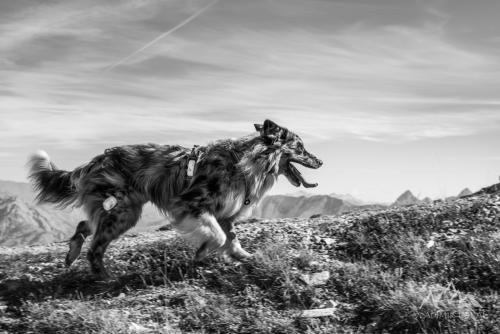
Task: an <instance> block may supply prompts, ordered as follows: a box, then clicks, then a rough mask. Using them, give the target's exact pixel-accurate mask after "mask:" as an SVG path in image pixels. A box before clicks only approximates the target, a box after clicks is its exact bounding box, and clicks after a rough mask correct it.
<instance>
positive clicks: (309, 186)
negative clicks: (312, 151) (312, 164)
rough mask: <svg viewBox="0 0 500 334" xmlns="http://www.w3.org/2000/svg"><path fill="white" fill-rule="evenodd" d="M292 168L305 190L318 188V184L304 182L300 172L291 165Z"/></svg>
mask: <svg viewBox="0 0 500 334" xmlns="http://www.w3.org/2000/svg"><path fill="white" fill-rule="evenodd" d="M290 168H291V169H292V171H293V173H294V174H295V176H296V177H297V178H298V179H299V180H300V183H302V185H303V186H304V188H314V187H317V186H318V184H317V183H309V182H307V181H306V180H304V177H302V174H301V173H300V172H299V170H298V169H297V168H295V166H294V165H292V164H290Z"/></svg>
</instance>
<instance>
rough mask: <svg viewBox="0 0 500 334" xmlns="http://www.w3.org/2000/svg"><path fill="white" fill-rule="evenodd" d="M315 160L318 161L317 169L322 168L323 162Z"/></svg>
mask: <svg viewBox="0 0 500 334" xmlns="http://www.w3.org/2000/svg"><path fill="white" fill-rule="evenodd" d="M316 160H318V165H319V167H321V166H323V161H321V160H319V159H316Z"/></svg>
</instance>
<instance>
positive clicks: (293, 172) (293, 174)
mask: <svg viewBox="0 0 500 334" xmlns="http://www.w3.org/2000/svg"><path fill="white" fill-rule="evenodd" d="M299 163H300V162H299ZM301 165H303V166H305V167H308V168H314V167H309V166H307V165H305V164H302V163H301ZM284 174H285V176H286V178H287V179H288V181H290V183H291V184H293V185H294V186H296V187H300V185H301V184H302V185H303V186H304V187H305V188H314V187H317V186H318V184H317V183H309V182H307V181H306V180H305V179H304V177H303V176H302V174H301V173H300V172H299V170H298V169H297V168H296V167H295V166H294V165H292V163H291V162H287V163H286V168H285V171H284Z"/></svg>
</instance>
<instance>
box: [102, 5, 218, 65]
mask: <svg viewBox="0 0 500 334" xmlns="http://www.w3.org/2000/svg"><path fill="white" fill-rule="evenodd" d="M218 1H219V0H214V1H212V2H211V3H209V4H208V5H206V6H205V7H203V8H202V9H200V10H199V11H197V12H196V13H194V14H193V15H191V16H190V17H188V18H187V19H185V20H184V21H182V22H181V23H179V24H178V25H176V26H175V27H173V28H171V29H169V30H167V31H165V32H164V33H162V34H161V35H160V36H158V37H156V38H155V39H153V40H152V41H150V42H148V43H147V44H145V45H144V46H142V47H141V48H140V49H137V50H135V51H134V52H132V53H131V54H129V55H128V56H126V57H125V58H122V59H120V60H118V61H117V62H115V63H114V64H111V65H110V66H108V67H107V68H106V69H105V72H107V71H111V70H112V69H114V68H115V67H117V66H120V65H121V64H123V63H124V62H126V61H127V60H129V59H130V58H132V57H134V56H135V55H136V54H138V53H141V52H142V51H144V50H146V49H147V48H149V47H150V46H151V45H153V44H155V43H157V42H158V41H159V40H161V39H162V38H164V37H166V36H168V35H170V34H171V33H173V32H175V31H177V30H178V29H180V28H182V27H183V26H185V25H186V24H188V23H189V22H191V21H193V20H194V19H195V18H197V17H198V16H200V15H201V14H203V13H204V12H205V11H207V10H208V9H209V8H210V7H212V6H213V5H215V4H216V3H217V2H218Z"/></svg>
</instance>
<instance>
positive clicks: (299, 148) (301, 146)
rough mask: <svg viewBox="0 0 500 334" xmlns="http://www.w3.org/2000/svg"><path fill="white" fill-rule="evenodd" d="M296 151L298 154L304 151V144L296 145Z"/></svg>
mask: <svg viewBox="0 0 500 334" xmlns="http://www.w3.org/2000/svg"><path fill="white" fill-rule="evenodd" d="M297 151H299V152H302V151H304V144H302V143H298V144H297Z"/></svg>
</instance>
